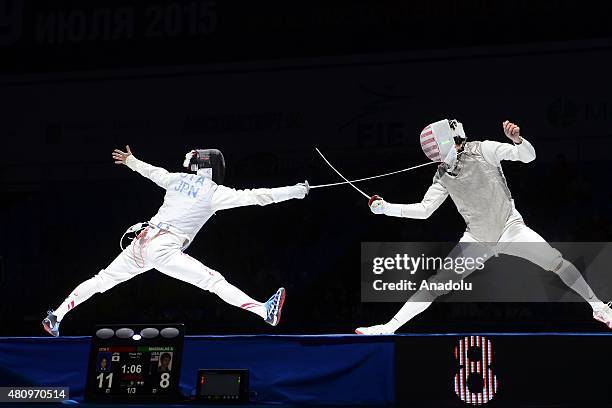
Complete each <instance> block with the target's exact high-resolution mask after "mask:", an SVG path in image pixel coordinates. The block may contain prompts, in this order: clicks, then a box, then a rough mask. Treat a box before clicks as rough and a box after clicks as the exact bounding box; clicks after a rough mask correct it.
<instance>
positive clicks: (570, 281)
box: [555, 259, 602, 310]
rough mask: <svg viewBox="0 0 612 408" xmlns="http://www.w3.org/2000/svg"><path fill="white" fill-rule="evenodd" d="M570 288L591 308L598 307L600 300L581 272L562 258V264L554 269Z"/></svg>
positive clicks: (600, 303)
mask: <svg viewBox="0 0 612 408" xmlns="http://www.w3.org/2000/svg"><path fill="white" fill-rule="evenodd" d="M555 273H556V274H557V275H559V277H560V278H561V280H562V281H563V283H565V284H566V285H567V286H568V287H569V288H570V289H572V290H573V291H574V292H576V293H578V294H579V295H580V296H581V297H582V298H583V299H584V300H586V301H587V302H589V304H590V305H591V307H592V308H593V310H596V309H599V308H600V307H601V305H602V302H601V301H600V300H599V299H598V298H597V296H595V293H593V290H592V289H591V287H590V286H589V284H588V283H587V282H586V281H585V280H584V278H583V277H582V274H581V273H580V271H579V270H578V269H576V267H575V266H574V265H573V264H572V263H571V262H569V261H567V260H565V259H564V260H563V264H562V266H561V268H560V269H559V270H558V271H555Z"/></svg>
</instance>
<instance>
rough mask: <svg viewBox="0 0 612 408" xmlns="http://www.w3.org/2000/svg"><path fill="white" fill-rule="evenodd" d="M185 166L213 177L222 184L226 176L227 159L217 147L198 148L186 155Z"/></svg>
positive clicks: (217, 182)
mask: <svg viewBox="0 0 612 408" xmlns="http://www.w3.org/2000/svg"><path fill="white" fill-rule="evenodd" d="M183 167H186V168H188V169H189V170H191V171H195V172H197V173H198V174H202V175H204V176H205V177H208V178H210V179H212V181H214V182H215V183H216V184H222V183H223V178H224V177H225V159H224V158H223V153H221V151H220V150H217V149H197V150H192V151H190V152H188V153H187V154H186V155H185V161H184V162H183Z"/></svg>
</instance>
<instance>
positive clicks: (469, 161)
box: [355, 119, 612, 334]
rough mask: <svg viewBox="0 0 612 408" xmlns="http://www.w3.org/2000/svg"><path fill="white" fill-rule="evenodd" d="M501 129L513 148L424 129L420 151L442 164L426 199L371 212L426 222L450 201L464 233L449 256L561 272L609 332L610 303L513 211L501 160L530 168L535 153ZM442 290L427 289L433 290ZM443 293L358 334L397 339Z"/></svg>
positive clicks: (451, 130) (448, 274)
mask: <svg viewBox="0 0 612 408" xmlns="http://www.w3.org/2000/svg"><path fill="white" fill-rule="evenodd" d="M502 126H503V129H504V133H505V135H506V136H507V137H508V138H509V139H510V140H511V141H512V144H510V143H499V142H494V141H489V140H486V141H483V142H479V141H473V142H466V135H465V132H464V130H463V125H462V124H461V123H460V122H458V121H456V120H446V119H445V120H441V121H438V122H435V123H432V124H431V125H429V126H427V127H426V128H425V129H424V130H423V131H422V133H421V135H420V142H421V147H422V148H423V151H424V152H425V154H426V155H427V157H428V158H429V159H431V160H432V161H434V162H440V164H439V165H438V168H437V172H436V174H435V176H434V179H433V184H432V185H431V186H430V187H429V189H428V190H427V192H426V193H425V196H424V198H423V200H422V201H421V202H420V203H415V204H406V205H404V204H391V203H389V202H386V201H385V200H383V199H382V198H381V197H379V196H373V197H372V198H371V199H370V202H369V204H370V209H371V211H372V212H373V213H374V214H384V215H388V216H393V217H404V218H415V219H425V218H428V217H429V216H430V215H431V214H432V213H433V212H434V211H435V210H436V209H437V208H438V207H439V206H440V205H441V204H442V203H443V202H444V200H445V199H446V197H448V196H449V195H450V197H451V199H452V200H453V202H454V204H455V206H456V207H457V210H458V211H459V213H460V214H461V216H462V217H463V219H464V220H465V223H466V225H467V229H466V231H465V233H464V234H463V237H462V238H461V240H460V242H459V244H458V245H457V246H456V247H455V248H454V249H453V250H452V251H451V253H450V254H449V257H451V258H454V257H466V258H467V257H470V258H473V259H476V258H477V257H482V258H483V260H486V259H487V258H488V257H490V256H491V255H494V254H495V253H502V254H508V255H513V256H517V257H521V258H524V259H527V260H529V261H531V262H533V263H535V264H536V265H538V266H540V267H541V268H544V269H546V270H548V271H551V272H553V273H555V274H557V275H558V276H559V278H561V280H562V281H563V283H565V284H566V285H567V286H568V287H569V288H571V289H572V290H574V291H575V292H576V293H578V294H579V295H580V296H581V297H582V298H583V299H584V300H585V301H586V302H588V303H589V305H590V306H591V307H592V309H593V317H594V318H595V319H596V320H598V321H601V322H603V323H604V324H605V325H606V326H608V327H609V328H612V309H611V308H610V306H611V304H612V302H609V303H607V304H605V303H603V302H602V301H600V300H599V299H598V298H597V297H596V296H595V294H594V293H593V291H592V290H591V288H590V287H589V285H588V284H587V282H586V281H585V280H584V278H583V277H582V275H581V274H580V272H579V271H578V270H577V269H576V267H575V266H574V265H573V264H572V263H571V262H569V261H567V260H566V259H563V257H562V255H561V254H560V253H559V252H558V251H557V250H556V249H554V248H552V247H551V246H550V245H549V244H548V243H547V242H546V241H545V240H544V239H543V238H542V237H541V236H540V235H538V234H537V233H536V232H535V231H533V230H532V229H531V228H529V227H528V226H527V225H525V222H524V221H523V218H522V216H521V214H519V212H518V211H517V210H516V208H515V206H514V200H513V199H512V196H511V194H510V190H509V189H508V186H507V184H506V179H505V178H504V173H503V171H502V167H501V161H502V160H512V161H521V162H523V163H529V162H531V161H532V160H534V159H535V157H536V155H535V150H534V148H533V146H532V145H531V144H530V143H529V142H528V141H527V140H525V139H524V138H523V137H522V136H521V135H520V128H519V127H518V126H517V125H515V124H513V123H511V122H508V121H505V122H504V123H503V125H502ZM525 243H528V244H525ZM531 243H534V244H531ZM470 272H473V270H467V271H465V272H464V273H462V274H461V275H458V274H456V273H455V272H454V271H450V270H444V269H443V270H440V271H438V272H437V273H436V274H435V275H433V276H431V277H430V278H429V279H428V282H429V283H441V282H448V281H460V280H461V279H464V278H465V277H466V276H467V275H469V273H470ZM440 286H442V285H428V288H431V287H440ZM446 293H448V292H446V291H444V290H442V291H438V290H431V289H430V290H419V291H417V292H415V293H414V294H413V295H412V296H411V297H410V299H409V300H408V301H407V302H406V303H405V304H404V306H403V307H402V308H401V309H400V311H399V312H398V313H397V314H396V315H395V316H394V317H393V318H392V319H391V320H390V321H389V322H387V323H385V324H380V325H376V326H371V327H359V328H357V329H356V330H355V332H356V333H357V334H393V333H395V331H396V330H398V329H399V328H400V327H402V326H403V325H404V324H406V323H407V322H408V321H409V320H410V319H412V318H413V317H414V316H416V315H417V314H419V313H421V312H423V311H424V310H425V309H427V308H428V307H429V305H431V303H432V302H433V301H434V300H435V299H436V298H437V297H438V296H440V295H443V294H446Z"/></svg>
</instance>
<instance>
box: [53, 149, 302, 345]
mask: <svg viewBox="0 0 612 408" xmlns="http://www.w3.org/2000/svg"><path fill="white" fill-rule="evenodd" d="M126 150H127V151H126V152H124V151H121V150H117V149H115V151H114V152H113V154H112V157H113V159H114V160H115V163H116V164H120V165H121V164H124V165H126V166H127V167H129V168H130V169H131V170H133V171H136V172H138V173H140V174H141V175H142V176H144V177H146V178H149V179H151V180H152V181H153V182H154V183H155V184H157V185H158V186H160V187H161V188H163V189H165V190H166V194H165V196H164V202H163V204H162V206H161V207H160V209H159V210H158V212H157V214H156V215H155V216H154V217H153V218H151V219H150V220H149V221H148V222H146V223H144V225H146V228H144V229H143V230H142V231H141V232H140V233H139V234H138V236H137V237H136V238H135V239H134V240H132V242H131V244H130V245H129V246H127V247H126V248H125V249H124V250H123V251H122V252H121V253H120V254H119V256H117V258H116V259H115V260H114V261H113V262H112V263H111V264H110V265H109V266H108V267H106V268H105V269H103V270H101V271H100V272H98V273H97V274H96V275H94V276H93V277H92V278H90V279H89V280H86V281H85V282H83V283H81V284H80V285H78V286H77V287H76V288H75V289H74V290H73V291H72V292H71V293H70V294H69V295H68V297H67V298H66V300H64V302H63V303H62V304H61V305H59V307H58V308H57V309H55V311H49V312H47V317H46V318H45V319H44V320H43V322H42V324H43V327H44V329H45V330H46V331H47V332H48V333H49V334H51V335H53V336H58V335H59V327H60V322H61V321H62V319H63V318H64V316H65V315H66V314H67V313H68V312H69V311H71V310H72V309H74V308H75V307H76V306H78V305H79V304H81V303H83V302H85V301H86V300H87V299H89V298H90V297H91V296H92V295H94V294H95V293H103V292H106V291H107V290H109V289H111V288H112V287H114V286H115V285H117V284H119V283H121V282H125V281H127V280H128V279H130V278H133V277H134V276H136V275H138V274H141V273H143V272H146V271H149V270H151V269H153V268H155V269H157V270H158V271H160V272H162V273H164V274H166V275H168V276H171V277H173V278H176V279H179V280H181V281H184V282H188V283H190V284H192V285H194V286H197V287H198V288H200V289H203V290H207V291H209V292H212V293H214V294H216V295H217V296H219V297H220V298H221V299H222V300H224V301H225V302H227V303H229V304H230V305H233V306H236V307H240V308H242V309H244V310H248V311H249V312H252V313H255V314H256V315H258V316H260V317H261V318H262V319H264V320H265V322H266V323H269V324H271V325H272V326H276V325H277V324H278V322H279V321H280V317H281V311H282V307H283V302H284V300H285V289H284V288H280V289H278V290H277V291H276V293H275V294H274V295H273V296H272V297H270V299H269V300H268V301H267V302H265V303H262V302H258V301H256V300H254V299H252V298H251V297H249V296H248V295H247V294H245V293H244V292H242V291H241V290H240V289H238V288H237V287H235V286H233V285H232V284H230V283H229V282H227V281H226V280H225V278H224V277H223V275H221V274H220V273H219V272H217V271H215V270H213V269H211V268H209V267H207V266H205V265H203V264H202V263H201V262H199V261H198V260H196V259H194V258H192V257H191V256H189V255H187V254H185V253H184V250H185V249H186V248H187V246H188V245H189V244H191V243H192V242H193V239H194V238H195V236H196V234H197V233H198V231H200V229H201V228H202V226H203V225H204V224H205V223H206V222H207V221H208V220H209V219H210V217H212V216H213V215H214V214H215V212H217V211H220V210H226V209H230V208H236V207H243V206H247V205H261V206H263V205H268V204H272V203H280V202H282V201H286V200H289V199H292V198H297V199H302V198H304V197H305V196H306V195H307V194H308V192H309V186H308V182H304V183H299V184H296V185H294V186H288V187H280V188H257V189H252V190H235V189H232V188H229V187H226V186H224V185H222V183H223V177H224V174H225V160H224V158H223V154H222V153H221V152H220V151H219V150H216V149H205V150H192V151H190V152H188V153H187V154H186V155H185V161H184V162H183V166H184V167H186V168H188V169H189V170H190V171H191V172H192V173H170V172H168V171H167V170H165V169H163V168H160V167H155V166H152V165H150V164H147V163H145V162H143V161H141V160H138V159H137V158H136V157H134V155H133V154H132V152H131V150H130V148H129V146H126ZM140 225H141V224H137V225H136V226H133V227H132V228H130V229H129V230H128V232H131V231H137V230H139V229H140Z"/></svg>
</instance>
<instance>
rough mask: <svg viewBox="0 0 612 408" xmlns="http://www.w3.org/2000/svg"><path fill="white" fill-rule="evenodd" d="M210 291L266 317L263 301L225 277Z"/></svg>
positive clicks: (233, 304)
mask: <svg viewBox="0 0 612 408" xmlns="http://www.w3.org/2000/svg"><path fill="white" fill-rule="evenodd" d="M210 291H211V292H213V293H214V294H216V295H217V296H219V297H220V298H221V299H223V301H225V302H226V303H229V304H230V305H232V306H236V307H239V308H241V309H244V310H248V311H249V312H252V313H255V314H256V315H258V316H260V317H261V318H262V319H265V318H266V309H265V307H264V305H263V303H261V302H258V301H256V300H254V299H252V298H251V297H249V296H248V295H247V294H246V293H244V292H243V291H241V290H240V289H238V288H237V287H235V286H234V285H232V284H231V283H229V282H228V281H226V280H225V279H222V280H220V281H219V282H217V283H215V284H214V285H213V287H212V288H211V290H210Z"/></svg>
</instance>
